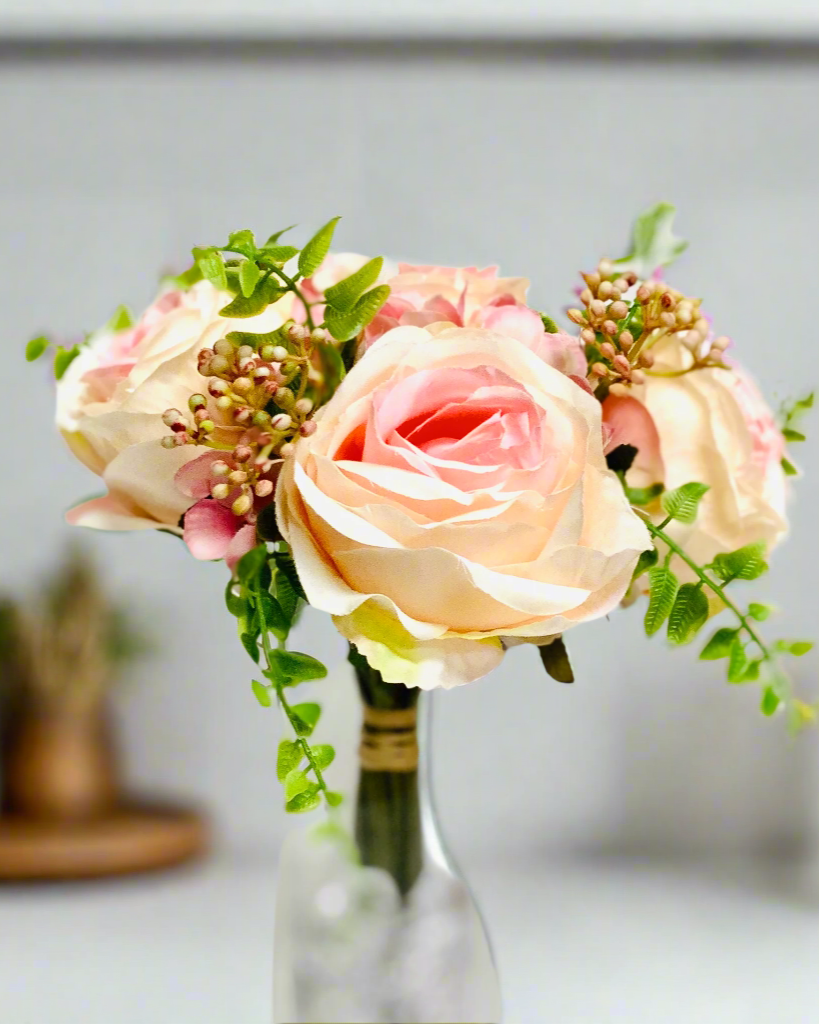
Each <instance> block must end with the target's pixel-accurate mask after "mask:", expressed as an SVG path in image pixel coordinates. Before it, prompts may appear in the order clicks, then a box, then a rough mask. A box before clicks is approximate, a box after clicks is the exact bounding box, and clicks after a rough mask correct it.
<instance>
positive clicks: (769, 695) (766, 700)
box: [759, 686, 781, 718]
mask: <svg viewBox="0 0 819 1024" xmlns="http://www.w3.org/2000/svg"><path fill="white" fill-rule="evenodd" d="M780 703H781V701H780V698H779V694H778V693H777V692H776V690H775V689H774V688H773V687H772V686H766V687H765V689H764V690H763V691H762V703H761V704H760V708H759V709H760V711H761V712H762V714H763V715H767V716H768V717H769V718H770V716H771V715H772V714H773V713H774V712H775V711H776V709H777V708H778V707H779V705H780Z"/></svg>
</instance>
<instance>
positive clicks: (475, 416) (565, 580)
mask: <svg viewBox="0 0 819 1024" xmlns="http://www.w3.org/2000/svg"><path fill="white" fill-rule="evenodd" d="M316 422H317V429H316V431H315V433H314V434H313V435H312V436H311V437H309V438H303V439H301V440H299V441H298V443H297V445H296V449H295V452H294V454H293V456H292V457H291V458H289V459H287V460H286V461H285V463H284V468H283V470H282V473H281V476H280V478H279V486H278V490H277V511H278V521H279V526H280V528H281V530H282V532H283V534H284V536H285V537H286V539H287V540H288V541H289V543H290V544H291V546H292V549H293V554H294V557H295V560H296V566H297V569H298V572H299V576H300V579H301V581H302V583H303V585H304V588H305V590H306V592H307V596H308V598H309V600H310V603H311V604H313V605H314V606H315V607H317V608H320V609H323V610H325V611H328V612H330V613H331V614H332V615H334V616H335V621H336V625H337V627H338V628H339V630H340V631H341V632H342V634H343V635H344V636H346V637H347V638H348V639H350V640H351V641H352V642H353V643H354V644H355V645H356V646H357V647H358V648H359V650H360V651H361V652H362V653H363V654H364V655H365V656H366V657H367V658H368V660H369V661H370V663H371V664H372V665H373V666H374V667H375V668H377V669H378V670H379V671H381V673H382V674H383V675H384V678H385V679H387V680H388V681H391V682H404V683H407V684H409V685H417V686H421V687H424V688H430V687H434V686H454V685H457V684H458V683H463V682H468V681H469V680H472V679H476V678H478V677H479V676H481V675H484V674H485V673H486V672H488V671H489V670H490V669H491V668H492V667H493V666H494V665H496V664H497V663H498V662H499V661H500V659H501V658H502V656H503V651H504V645H505V644H508V643H518V642H531V643H543V642H546V640H548V639H549V638H553V637H554V636H555V635H557V634H559V633H562V632H564V631H565V630H567V629H570V628H572V627H573V626H575V625H578V624H579V623H581V622H584V621H587V620H588V619H592V618H597V617H599V616H601V615H605V614H606V613H607V612H608V611H610V610H611V609H612V608H614V607H615V606H616V605H617V603H618V602H619V601H620V599H621V598H622V596H623V594H624V593H625V591H626V589H627V587H628V585H629V582H630V579H631V574H632V572H633V569H634V565H635V562H636V559H637V557H638V555H639V553H640V552H641V551H642V550H644V549H645V548H647V547H648V545H649V537H648V533H647V531H646V529H645V527H644V525H643V524H642V523H641V522H640V520H639V518H638V516H637V515H636V514H635V513H634V512H633V511H631V510H630V509H629V507H628V504H627V502H626V500H625V497H624V495H623V492H622V488H621V487H620V484H619V482H618V480H617V478H616V477H615V476H614V474H613V473H611V472H609V471H608V469H607V468H606V463H605V459H604V456H603V449H602V439H601V434H602V431H601V411H600V405H599V403H598V402H597V401H596V400H595V399H594V398H593V397H592V396H591V395H589V394H588V393H587V392H586V391H585V390H583V389H582V388H580V387H578V386H577V385H576V384H575V383H574V382H572V381H571V380H570V379H569V378H568V377H567V376H565V375H564V374H563V373H561V372H559V371H558V370H556V369H555V368H554V367H553V366H551V365H549V363H548V362H547V361H545V360H544V359H542V358H540V357H538V355H536V354H535V353H534V352H533V351H532V350H531V348H529V347H527V345H525V344H524V343H522V342H521V341H519V340H518V339H517V338H514V337H510V336H507V335H502V334H498V333H496V332H494V331H490V330H486V329H474V328H472V329H470V328H452V327H449V326H445V325H441V324H438V325H437V326H436V327H434V328H432V329H425V328H419V327H399V328H396V329H395V330H392V331H390V332H389V333H388V334H386V335H385V336H384V337H383V338H381V339H380V340H379V341H378V342H376V343H375V344H374V345H373V346H372V347H371V349H370V350H369V351H368V353H367V356H366V358H364V359H362V360H361V361H360V362H358V363H357V364H356V365H355V366H354V367H353V369H352V370H351V371H350V373H349V374H348V375H347V377H346V379H345V380H344V382H343V383H342V385H341V387H340V388H339V390H338V391H337V392H336V394H335V396H334V397H333V399H332V400H331V401H330V402H329V404H328V405H327V406H325V407H324V408H323V409H322V410H320V411H319V413H318V415H317V417H316ZM501 638H503V641H502V640H501Z"/></svg>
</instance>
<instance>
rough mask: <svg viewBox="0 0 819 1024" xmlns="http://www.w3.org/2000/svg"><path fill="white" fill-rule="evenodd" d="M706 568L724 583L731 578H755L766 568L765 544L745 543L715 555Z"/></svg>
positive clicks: (765, 570)
mask: <svg viewBox="0 0 819 1024" xmlns="http://www.w3.org/2000/svg"><path fill="white" fill-rule="evenodd" d="M706 568H708V569H711V570H712V572H713V573H714V574H715V575H716V576H718V577H719V578H720V579H721V580H722V581H723V582H724V583H730V582H731V581H732V580H755V579H757V578H758V577H759V576H761V575H762V574H763V573H765V572H767V570H768V563H767V562H766V561H765V544H764V543H762V542H760V543H757V544H746V545H745V547H742V548H737V550H736V551H730V552H729V553H728V554H723V555H717V556H716V558H715V559H714V561H713V562H712V563H711V564H710V565H709V566H707V567H706Z"/></svg>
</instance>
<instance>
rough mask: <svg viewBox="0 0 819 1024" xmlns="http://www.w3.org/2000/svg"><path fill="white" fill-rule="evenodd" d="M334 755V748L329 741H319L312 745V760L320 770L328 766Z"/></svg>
mask: <svg viewBox="0 0 819 1024" xmlns="http://www.w3.org/2000/svg"><path fill="white" fill-rule="evenodd" d="M335 756H336V752H335V749H334V748H333V747H331V746H330V744H329V743H319V744H317V745H316V746H315V747H313V760H314V761H315V763H316V764H317V765H318V766H319V768H320V769H321V770H322V771H324V770H325V768H329V767H330V765H331V764H332V763H333V761H334V760H335Z"/></svg>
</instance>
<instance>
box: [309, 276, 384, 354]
mask: <svg viewBox="0 0 819 1024" xmlns="http://www.w3.org/2000/svg"><path fill="white" fill-rule="evenodd" d="M389 297H390V286H389V285H388V284H380V285H378V287H377V288H373V289H372V290H371V291H368V292H365V293H364V294H363V295H362V296H361V298H360V299H359V300H358V302H356V304H355V306H353V308H352V309H351V310H350V312H349V313H340V312H338V310H335V309H333V308H332V307H331V306H328V307H327V309H326V312H325V314H324V317H325V325H326V327H327V330H328V331H329V332H330V334H332V336H333V337H334V338H335V339H336V340H337V341H349V340H350V338H354V337H355V336H356V335H357V334H359V333H360V332H361V331H362V330H363V329H364V328H365V327H366V326H367V324H368V323H369V322H370V321H371V320H372V318H373V317H374V316H375V314H376V313H377V312H378V310H379V309H381V307H382V306H383V305H384V303H385V302H386V301H387V299H388V298H389Z"/></svg>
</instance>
